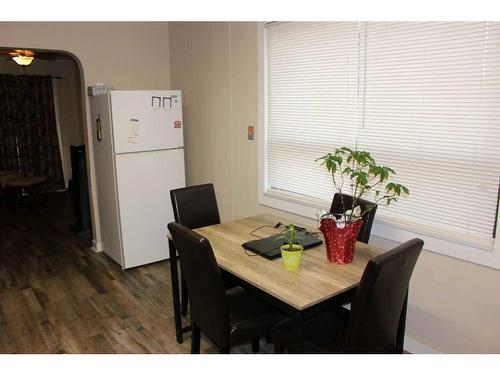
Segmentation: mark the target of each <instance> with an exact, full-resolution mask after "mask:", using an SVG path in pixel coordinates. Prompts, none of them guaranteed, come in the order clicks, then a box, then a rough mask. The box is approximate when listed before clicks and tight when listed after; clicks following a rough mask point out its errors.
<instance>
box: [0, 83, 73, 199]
mask: <svg viewBox="0 0 500 375" xmlns="http://www.w3.org/2000/svg"><path fill="white" fill-rule="evenodd" d="M0 170H19V171H21V172H22V173H24V174H25V175H27V176H46V177H47V178H48V179H49V182H48V187H49V189H51V190H56V189H61V188H64V178H63V170H62V162H61V153H60V150H59V139H58V136H57V125H56V118H55V112H54V96H53V93H52V78H51V77H50V76H27V75H19V76H15V75H11V74H0Z"/></svg>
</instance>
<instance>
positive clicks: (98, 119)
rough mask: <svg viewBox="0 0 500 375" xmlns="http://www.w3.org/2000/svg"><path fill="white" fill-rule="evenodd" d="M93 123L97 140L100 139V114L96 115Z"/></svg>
mask: <svg viewBox="0 0 500 375" xmlns="http://www.w3.org/2000/svg"><path fill="white" fill-rule="evenodd" d="M95 123H96V136H97V140H98V141H102V127H101V115H97V118H96V120H95Z"/></svg>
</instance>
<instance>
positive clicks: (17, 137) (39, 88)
mask: <svg viewBox="0 0 500 375" xmlns="http://www.w3.org/2000/svg"><path fill="white" fill-rule="evenodd" d="M16 54H17V55H19V56H24V57H26V56H28V57H32V59H31V60H32V61H30V62H29V63H28V64H25V63H26V61H24V63H23V62H21V63H19V61H15V59H14V57H16ZM80 69H81V68H80V65H79V64H78V62H77V61H76V60H75V58H73V56H71V55H70V54H67V53H64V52H58V51H47V50H36V49H35V50H26V49H21V48H0V103H1V104H0V105H1V106H2V111H1V112H2V114H1V115H0V132H1V134H2V139H1V140H0V183H1V186H0V189H1V190H0V204H1V205H2V206H3V209H5V210H7V211H8V210H15V211H16V212H17V214H19V212H20V211H26V212H27V213H31V214H34V213H36V212H38V211H39V210H40V208H41V207H45V206H46V205H47V204H50V205H54V207H53V209H52V208H51V210H48V211H47V210H43V209H42V210H43V211H44V212H45V213H46V212H49V211H54V210H56V211H57V207H60V210H61V212H59V213H58V214H57V215H59V217H60V218H61V219H60V220H61V221H64V222H65V224H66V225H67V226H68V230H69V232H70V233H73V234H74V235H76V236H78V237H80V238H82V239H84V240H88V241H91V239H92V233H91V232H92V229H91V228H92V225H91V214H90V202H89V184H88V178H87V176H88V174H87V171H88V161H87V160H86V151H85V147H86V146H85V143H86V142H85V132H84V124H85V123H84V108H83V100H82V92H83V90H82V86H83V84H82V82H81V77H82V75H81V72H80ZM2 175H3V176H2ZM64 212H65V213H64ZM17 214H16V215H12V217H17V216H18V215H17Z"/></svg>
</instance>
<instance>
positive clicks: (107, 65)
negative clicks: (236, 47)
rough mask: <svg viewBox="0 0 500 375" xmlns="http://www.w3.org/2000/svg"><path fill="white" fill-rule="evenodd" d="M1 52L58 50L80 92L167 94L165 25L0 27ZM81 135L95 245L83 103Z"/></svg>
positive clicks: (93, 197)
mask: <svg viewBox="0 0 500 375" xmlns="http://www.w3.org/2000/svg"><path fill="white" fill-rule="evenodd" d="M0 46H1V47H16V48H21V49H30V48H32V49H49V50H62V51H67V52H70V53H71V54H73V55H74V56H75V57H76V58H77V59H78V64H79V65H80V68H81V69H82V71H81V74H82V76H81V78H82V81H83V86H84V87H87V86H90V85H92V84H94V83H96V82H105V83H109V84H112V85H113V86H114V88H116V89H169V88H170V70H169V38H168V24H167V23H166V22H156V23H155V22H148V23H146V22H0ZM82 99H83V102H84V105H85V113H84V116H85V120H86V124H85V125H86V126H85V127H84V135H85V140H86V144H87V150H88V158H87V160H88V161H89V164H90V168H89V175H90V187H91V209H92V217H93V220H92V225H93V233H94V240H95V241H96V246H99V243H100V227H99V219H98V217H97V215H96V214H95V213H96V212H97V204H98V202H97V195H96V191H95V172H94V168H93V165H94V159H93V152H92V148H91V146H90V145H91V144H92V142H91V141H90V140H91V138H90V137H91V136H93V132H92V131H91V129H92V124H91V119H90V111H89V108H88V98H87V96H86V94H85V93H82Z"/></svg>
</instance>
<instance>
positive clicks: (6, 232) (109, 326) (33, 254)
mask: <svg viewBox="0 0 500 375" xmlns="http://www.w3.org/2000/svg"><path fill="white" fill-rule="evenodd" d="M70 227H71V215H70V211H69V199H68V196H67V194H66V193H52V194H45V195H42V201H41V202H39V203H36V204H35V205H34V207H20V206H13V205H8V204H5V203H1V202H0V353H189V348H190V334H186V335H185V341H184V343H183V344H182V345H180V344H178V343H177V342H176V340H175V333H174V319H173V311H172V294H171V287H170V272H169V265H168V261H164V262H158V263H154V264H151V265H146V266H142V267H137V268H134V269H131V270H126V271H123V270H122V269H121V267H120V266H118V265H117V264H116V263H114V262H113V261H112V260H111V259H110V258H108V257H107V256H106V255H105V254H103V253H95V252H93V251H92V250H91V247H90V243H89V241H85V240H82V239H79V238H78V237H77V236H76V235H74V234H72V233H71V231H70ZM186 323H187V322H186ZM261 349H262V350H261V352H271V349H272V348H271V345H269V344H267V345H266V344H265V343H264V341H262V342H261ZM201 350H202V352H208V353H210V352H214V351H215V349H214V348H213V347H212V346H211V344H210V343H209V342H208V341H207V340H203V339H202V344H201ZM233 351H234V352H238V353H248V352H250V347H249V345H245V346H240V347H237V348H235V349H234V350H233Z"/></svg>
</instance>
